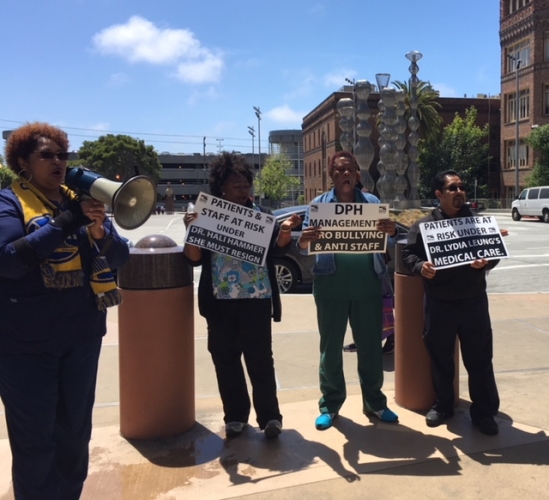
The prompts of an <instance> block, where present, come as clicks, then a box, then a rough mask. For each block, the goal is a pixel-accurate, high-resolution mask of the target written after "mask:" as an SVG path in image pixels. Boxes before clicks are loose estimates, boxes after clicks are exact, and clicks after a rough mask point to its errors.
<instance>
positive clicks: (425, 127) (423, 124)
mask: <svg viewBox="0 0 549 500" xmlns="http://www.w3.org/2000/svg"><path fill="white" fill-rule="evenodd" d="M393 85H394V86H395V87H396V88H397V89H398V90H402V91H403V92H404V94H405V95H406V98H405V104H406V113H405V114H404V118H405V119H406V120H408V118H409V117H410V93H411V90H410V88H409V87H408V83H407V82H401V81H398V80H397V81H394V82H393ZM416 95H417V99H418V103H417V118H418V120H419V129H418V133H419V135H420V136H421V137H423V138H428V137H431V136H433V135H438V134H439V133H440V127H441V126H442V117H441V116H440V114H439V112H438V110H439V109H441V108H442V106H441V104H440V102H438V98H439V95H438V92H436V91H435V90H434V89H433V87H431V84H430V83H429V82H422V81H420V82H419V83H418V86H417V90H416Z"/></svg>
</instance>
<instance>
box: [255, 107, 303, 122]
mask: <svg viewBox="0 0 549 500" xmlns="http://www.w3.org/2000/svg"><path fill="white" fill-rule="evenodd" d="M306 114H307V112H304V111H294V110H293V109H292V108H290V106H288V105H287V104H284V105H283V106H279V107H278V108H273V109H271V110H269V111H267V112H266V113H265V116H266V117H267V118H269V119H271V120H272V121H274V122H277V123H285V124H288V125H290V124H301V122H302V121H303V117H304V116H305V115H306Z"/></svg>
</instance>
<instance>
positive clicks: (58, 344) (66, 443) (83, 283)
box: [0, 123, 129, 500]
mask: <svg viewBox="0 0 549 500" xmlns="http://www.w3.org/2000/svg"><path fill="white" fill-rule="evenodd" d="M68 147H69V142H68V139H67V135H66V134H65V133H64V132H63V131H62V130H60V129H59V128H57V127H53V126H51V125H48V124H46V123H29V124H26V125H24V126H22V127H20V128H18V129H17V130H15V131H14V132H13V133H12V134H11V136H10V138H9V140H8V143H7V145H6V160H7V163H8V166H9V168H11V169H12V170H13V171H14V172H15V173H16V174H17V176H18V177H17V179H16V180H15V181H14V182H13V183H12V185H11V186H10V187H8V188H6V189H3V190H1V191H0V318H1V320H0V397H1V398H2V402H3V403H4V407H5V413H6V422H7V427H8V434H9V439H10V446H11V451H12V456H13V466H12V478H13V490H14V495H15V498H16V499H18V500H19V499H30V498H40V499H44V500H49V499H52V500H53V499H60V498H67V499H68V498H74V499H76V498H79V496H80V492H81V491H82V487H83V484H84V480H85V478H86V475H87V469H88V444H89V440H90V436H91V417H92V409H93V402H94V395H95V381H96V376H97V364H98V359H99V352H100V348H101V339H102V337H103V335H104V334H105V333H106V308H107V307H109V306H112V305H116V304H118V303H119V302H120V295H119V292H118V289H117V287H116V283H115V282H114V279H113V276H112V273H111V270H112V269H114V268H117V267H119V266H121V265H122V264H123V263H124V262H125V261H126V259H127V258H128V255H129V252H128V246H127V244H126V243H125V242H124V241H123V240H122V239H121V238H120V236H119V235H118V234H117V233H116V230H115V229H114V227H113V226H112V224H111V222H110V221H109V219H108V218H107V217H106V216H105V207H104V204H103V203H101V202H99V201H97V200H94V199H90V198H87V199H85V200H79V199H78V197H77V196H76V194H75V193H74V192H73V191H71V190H70V189H68V188H67V187H66V186H64V185H63V182H64V178H65V173H66V169H67V159H68V156H69V153H68Z"/></svg>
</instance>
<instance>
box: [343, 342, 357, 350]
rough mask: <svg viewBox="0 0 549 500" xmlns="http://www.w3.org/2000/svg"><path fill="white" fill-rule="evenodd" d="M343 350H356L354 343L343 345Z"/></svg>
mask: <svg viewBox="0 0 549 500" xmlns="http://www.w3.org/2000/svg"><path fill="white" fill-rule="evenodd" d="M343 351H344V352H356V344H347V345H344V346H343Z"/></svg>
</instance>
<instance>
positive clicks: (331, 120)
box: [302, 85, 500, 202]
mask: <svg viewBox="0 0 549 500" xmlns="http://www.w3.org/2000/svg"><path fill="white" fill-rule="evenodd" d="M352 91H353V88H352V87H351V86H348V85H346V86H344V87H342V88H341V89H340V90H339V91H337V92H334V93H333V94H331V95H330V96H328V97H327V98H326V99H325V100H324V101H323V102H321V103H320V104H319V105H318V106H317V107H316V108H315V109H313V110H312V111H311V112H310V113H309V114H307V115H306V116H305V117H304V118H303V124H302V129H303V151H304V158H303V161H304V194H305V200H306V201H307V202H309V201H311V200H312V199H313V198H314V197H315V196H316V195H317V194H319V193H321V192H324V191H326V190H327V189H328V187H329V185H330V178H329V177H328V174H327V172H326V167H327V162H328V159H329V158H330V156H331V155H332V154H334V153H335V152H336V151H337V150H338V149H339V148H340V146H339V137H340V135H341V129H340V128H339V118H338V114H337V108H336V107H337V102H338V101H339V100H340V99H342V98H344V97H352ZM378 101H379V93H378V92H372V93H371V94H370V96H369V98H368V106H369V108H370V111H371V113H372V117H371V118H370V124H371V125H372V128H373V131H372V134H371V136H370V140H371V141H372V143H373V144H374V149H375V152H376V153H375V157H374V159H373V161H372V164H371V165H370V174H371V176H372V178H373V179H374V182H377V179H378V177H379V174H378V172H377V169H376V167H375V165H377V162H378V161H379V155H378V152H379V148H378V146H377V140H378V138H379V135H378V133H377V131H376V129H375V126H374V122H375V115H376V114H377V112H378ZM438 102H440V104H441V106H442V108H441V109H440V111H439V112H440V115H441V117H442V121H443V126H446V125H448V124H449V123H451V122H452V120H453V119H454V117H455V114H456V113H459V115H461V116H465V110H466V109H468V108H470V107H471V106H474V107H475V108H476V109H477V112H478V116H477V124H478V125H479V126H480V127H482V126H484V125H485V124H487V123H488V124H490V137H489V140H490V153H489V154H490V157H491V159H490V166H489V168H490V172H489V174H490V175H489V189H490V197H493V198H497V197H499V196H500V98H499V96H496V97H488V96H487V95H484V94H481V95H479V96H477V97H476V98H467V97H464V98H454V97H440V98H439V99H438Z"/></svg>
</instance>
